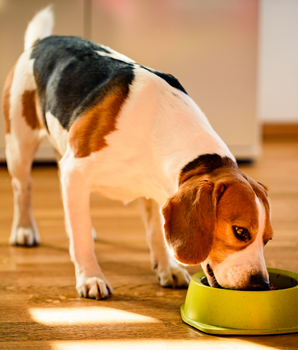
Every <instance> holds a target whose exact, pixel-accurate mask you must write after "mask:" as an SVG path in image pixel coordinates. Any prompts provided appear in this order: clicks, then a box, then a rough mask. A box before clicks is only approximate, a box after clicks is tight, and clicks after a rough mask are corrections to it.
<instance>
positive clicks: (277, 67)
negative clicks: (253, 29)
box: [258, 0, 298, 123]
mask: <svg viewBox="0 0 298 350" xmlns="http://www.w3.org/2000/svg"><path fill="white" fill-rule="evenodd" d="M259 40H260V41H259V78H258V79H259V94H258V100H259V103H258V111H259V116H260V118H261V119H262V121H264V122H269V123H271V122H273V123H276V122H295V123H296V122H298V0H260V17H259Z"/></svg>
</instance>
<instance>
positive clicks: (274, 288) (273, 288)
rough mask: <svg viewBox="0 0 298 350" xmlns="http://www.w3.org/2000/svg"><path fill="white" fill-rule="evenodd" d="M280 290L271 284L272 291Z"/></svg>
mask: <svg viewBox="0 0 298 350" xmlns="http://www.w3.org/2000/svg"><path fill="white" fill-rule="evenodd" d="M278 289H279V288H278V287H274V285H273V284H272V283H271V284H270V290H278Z"/></svg>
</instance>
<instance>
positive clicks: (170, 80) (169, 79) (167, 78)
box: [141, 66, 187, 94]
mask: <svg viewBox="0 0 298 350" xmlns="http://www.w3.org/2000/svg"><path fill="white" fill-rule="evenodd" d="M141 67H142V68H144V69H147V70H148V71H149V72H151V73H154V74H156V75H157V76H159V77H160V78H161V79H163V80H165V81H166V82H167V83H168V84H169V85H171V86H172V87H174V88H176V89H178V90H181V91H182V92H184V93H185V94H187V92H186V91H185V89H184V87H183V86H182V85H181V84H180V82H179V80H178V79H176V78H175V77H174V76H173V75H171V74H165V73H161V72H158V71H156V70H154V69H151V68H147V67H143V66H141Z"/></svg>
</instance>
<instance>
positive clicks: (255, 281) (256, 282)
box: [250, 274, 270, 290]
mask: <svg viewBox="0 0 298 350" xmlns="http://www.w3.org/2000/svg"><path fill="white" fill-rule="evenodd" d="M250 287H251V289H252V290H270V285H269V283H268V282H267V281H266V280H265V279H264V277H263V276H262V275H260V274H257V275H252V276H251V277H250Z"/></svg>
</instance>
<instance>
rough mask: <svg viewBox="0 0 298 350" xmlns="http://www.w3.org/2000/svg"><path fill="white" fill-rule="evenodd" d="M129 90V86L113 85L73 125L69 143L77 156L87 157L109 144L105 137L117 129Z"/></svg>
mask: <svg viewBox="0 0 298 350" xmlns="http://www.w3.org/2000/svg"><path fill="white" fill-rule="evenodd" d="M128 92H129V90H128V86H124V85H123V86H121V85H116V86H113V87H112V88H111V89H110V90H109V91H108V93H107V94H106V95H105V97H104V98H103V99H102V100H101V101H100V102H99V103H98V104H97V105H95V106H94V107H92V108H91V109H89V110H88V111H87V112H86V113H84V114H83V115H82V116H80V118H79V119H78V120H77V121H76V122H75V123H74V124H73V125H72V127H71V128H70V132H69V144H70V147H71V149H72V150H73V152H74V155H75V157H77V158H81V157H87V156H89V155H90V153H92V152H97V151H99V150H101V149H102V148H104V147H106V146H107V143H106V141H105V139H104V138H105V136H107V135H108V134H109V133H111V132H112V131H115V130H116V119H117V116H118V114H119V111H120V108H121V106H122V104H123V103H124V101H125V99H126V98H127V95H128Z"/></svg>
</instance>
